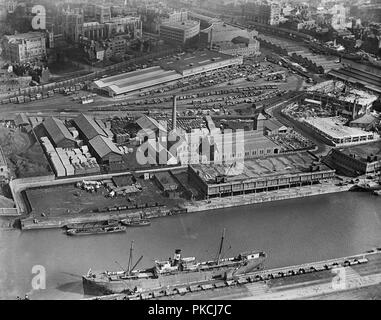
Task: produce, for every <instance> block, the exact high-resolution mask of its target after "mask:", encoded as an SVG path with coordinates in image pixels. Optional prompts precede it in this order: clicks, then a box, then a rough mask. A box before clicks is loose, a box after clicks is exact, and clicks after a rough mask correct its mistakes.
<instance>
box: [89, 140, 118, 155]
mask: <svg viewBox="0 0 381 320" xmlns="http://www.w3.org/2000/svg"><path fill="white" fill-rule="evenodd" d="M89 144H90V145H91V146H92V147H93V149H94V151H95V152H96V153H97V155H98V156H99V157H100V158H103V157H105V156H107V155H108V154H109V153H116V154H118V155H122V153H121V152H120V150H119V149H118V148H117V146H116V145H115V144H114V143H113V142H112V141H111V139H109V138H106V137H104V136H101V135H98V136H96V137H94V138H93V139H91V140H90V141H89Z"/></svg>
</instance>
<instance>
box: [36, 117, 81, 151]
mask: <svg viewBox="0 0 381 320" xmlns="http://www.w3.org/2000/svg"><path fill="white" fill-rule="evenodd" d="M43 125H44V128H45V130H46V131H47V132H48V133H49V136H50V137H51V139H52V140H53V142H54V143H55V144H56V145H57V144H58V143H59V142H61V141H62V140H63V139H68V140H71V141H75V140H74V138H73V136H72V135H71V133H70V132H69V130H68V128H67V127H66V126H65V125H64V123H63V122H62V121H61V120H59V119H57V118H55V117H49V118H47V119H46V120H45V121H44V122H43Z"/></svg>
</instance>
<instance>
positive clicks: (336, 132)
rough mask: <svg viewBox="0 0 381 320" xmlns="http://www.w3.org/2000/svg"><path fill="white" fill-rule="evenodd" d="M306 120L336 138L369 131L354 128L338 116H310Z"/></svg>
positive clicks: (365, 134) (361, 134) (358, 134)
mask: <svg viewBox="0 0 381 320" xmlns="http://www.w3.org/2000/svg"><path fill="white" fill-rule="evenodd" d="M304 121H305V122H307V123H309V124H310V125H312V126H313V127H315V128H316V129H318V130H320V131H322V132H324V133H326V134H327V135H329V136H330V137H332V138H334V139H342V138H346V137H357V136H367V135H368V134H370V133H368V132H366V131H364V130H361V129H359V128H352V127H348V126H344V125H343V123H342V122H340V121H338V120H337V119H336V118H334V117H331V118H308V119H304Z"/></svg>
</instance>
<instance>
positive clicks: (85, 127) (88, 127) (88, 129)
mask: <svg viewBox="0 0 381 320" xmlns="http://www.w3.org/2000/svg"><path fill="white" fill-rule="evenodd" d="M74 122H75V124H76V125H77V126H78V128H79V129H80V130H81V131H82V133H83V134H84V135H85V137H86V138H87V140H91V139H93V138H94V137H96V136H98V135H101V136H107V135H106V133H105V132H104V131H103V130H102V128H101V127H100V126H99V125H98V124H97V123H96V122H95V121H94V119H93V118H92V117H90V116H88V115H85V114H83V113H82V114H80V115H79V116H78V117H77V118H75V119H74Z"/></svg>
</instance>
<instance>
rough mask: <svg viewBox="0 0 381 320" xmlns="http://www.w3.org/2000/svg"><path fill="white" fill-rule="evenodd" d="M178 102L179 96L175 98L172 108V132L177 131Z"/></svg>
mask: <svg viewBox="0 0 381 320" xmlns="http://www.w3.org/2000/svg"><path fill="white" fill-rule="evenodd" d="M176 100H177V96H176V95H175V96H173V108H172V130H173V131H176V121H177V118H176V117H177V116H176Z"/></svg>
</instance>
